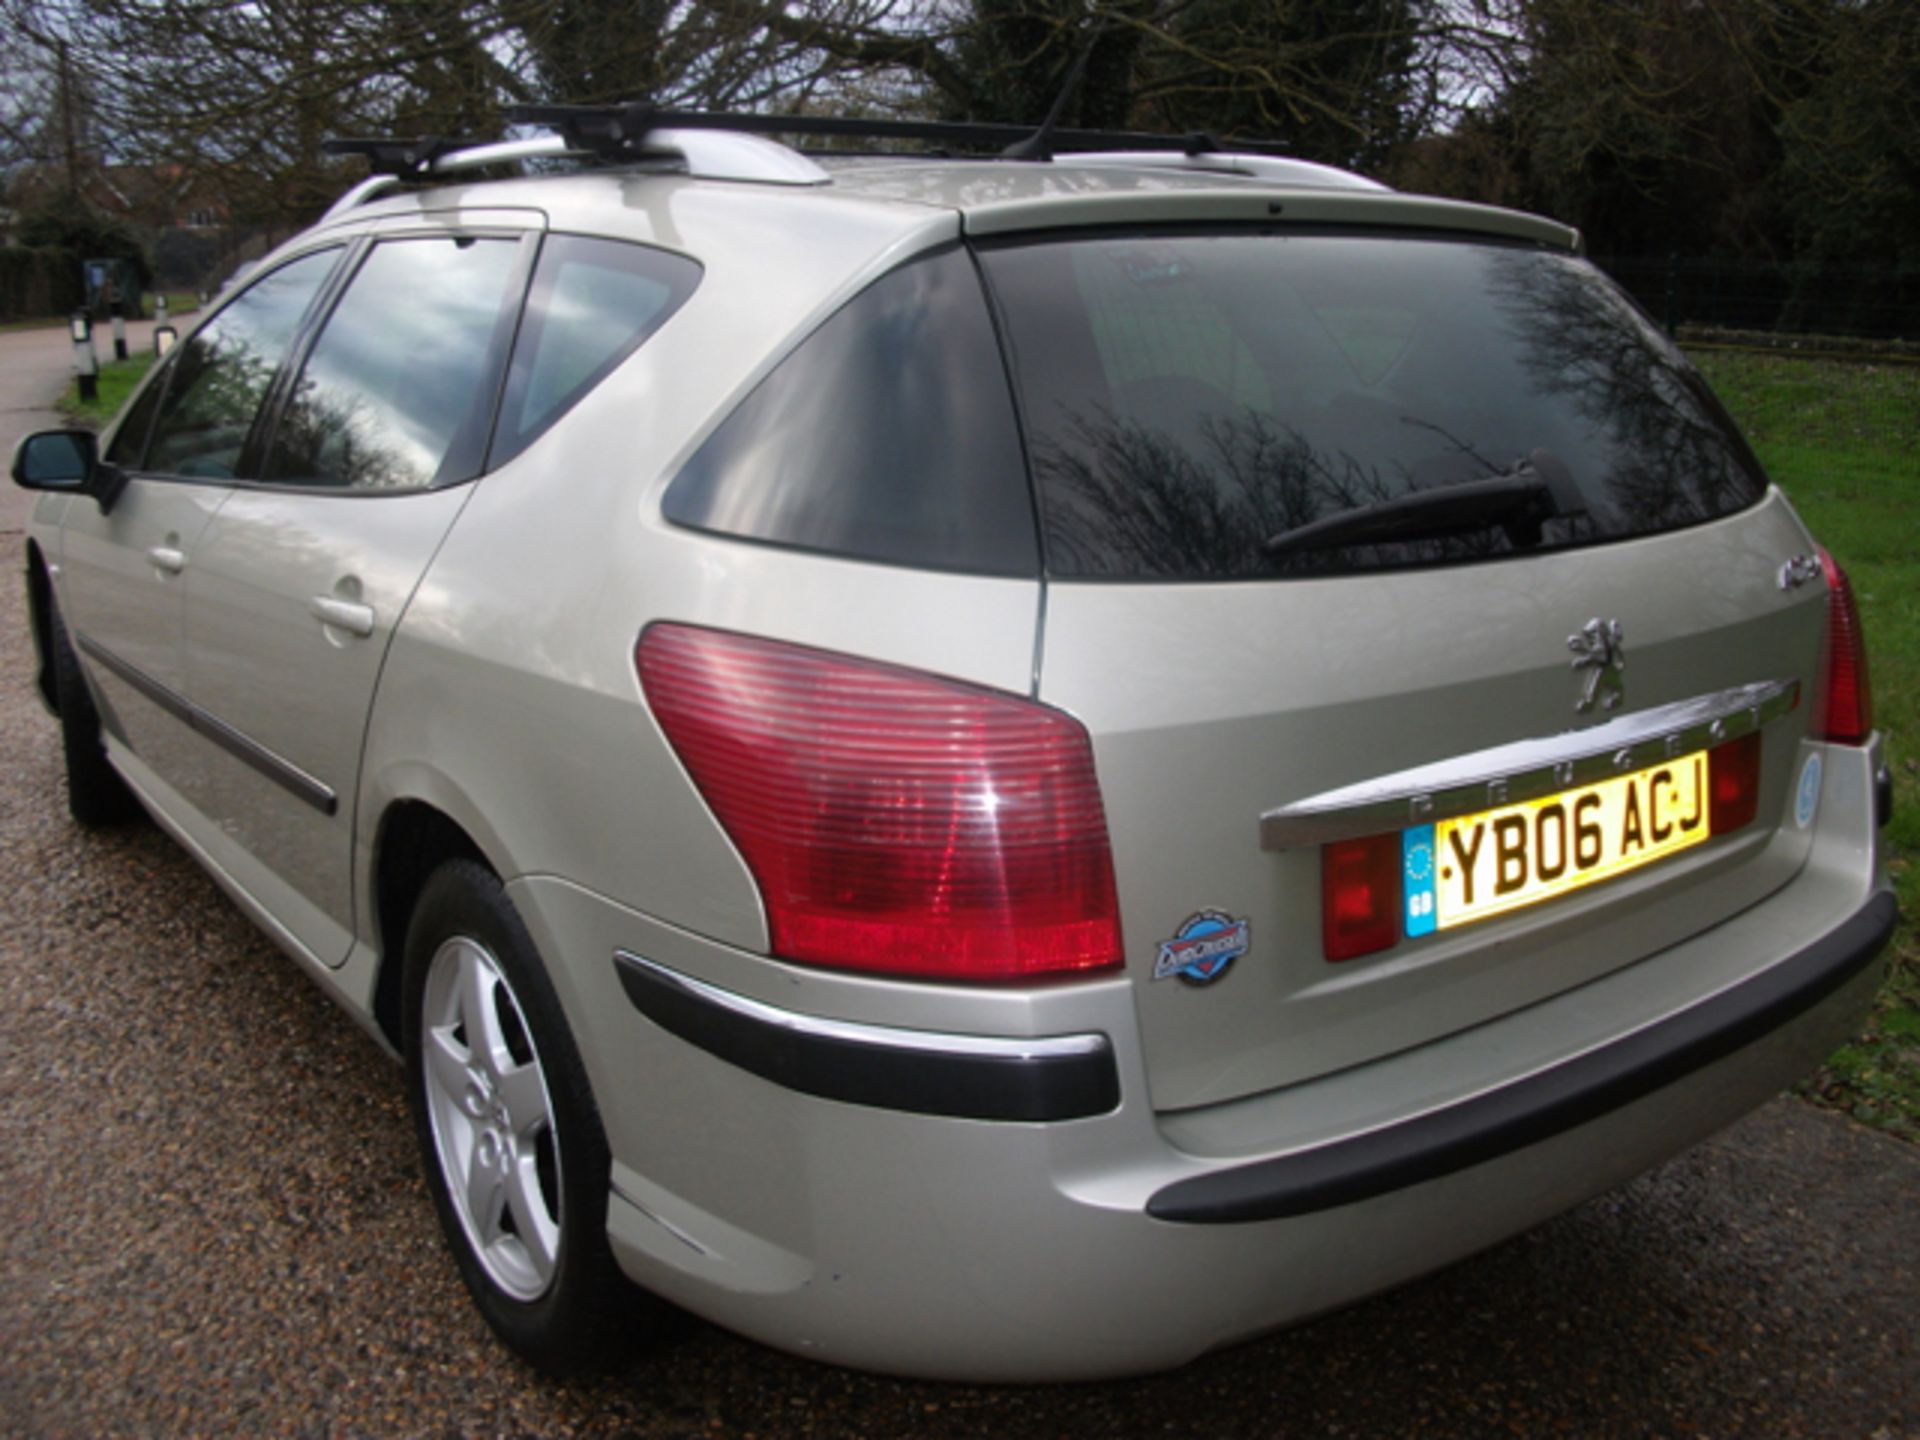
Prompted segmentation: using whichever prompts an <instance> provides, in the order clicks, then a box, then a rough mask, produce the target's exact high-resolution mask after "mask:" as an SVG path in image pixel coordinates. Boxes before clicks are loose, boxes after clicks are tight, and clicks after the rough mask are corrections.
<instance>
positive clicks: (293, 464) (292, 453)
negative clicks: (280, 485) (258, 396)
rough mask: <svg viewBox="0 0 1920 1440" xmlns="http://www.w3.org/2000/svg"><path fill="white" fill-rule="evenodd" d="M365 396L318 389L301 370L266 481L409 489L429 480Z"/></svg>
mask: <svg viewBox="0 0 1920 1440" xmlns="http://www.w3.org/2000/svg"><path fill="white" fill-rule="evenodd" d="M381 418H382V417H381V416H380V415H378V414H377V413H375V411H374V407H372V406H371V405H369V404H368V403H367V398H366V396H364V395H361V394H357V393H355V392H353V391H350V390H343V389H337V388H333V389H327V390H324V391H323V390H322V389H321V387H320V386H319V385H318V384H317V383H316V382H315V380H314V378H313V376H312V374H311V373H307V374H303V375H302V376H301V377H300V383H299V384H298V385H297V386H295V387H294V394H293V398H292V400H291V401H290V402H289V403H288V405H287V410H286V413H285V414H284V415H283V416H282V417H281V419H280V427H279V429H278V430H277V431H276V432H275V434H274V443H273V458H272V460H271V461H270V462H269V464H268V467H267V478H268V479H270V480H298V481H300V482H302V483H304V484H317V485H326V486H329V487H340V488H343V489H355V490H412V489H418V488H419V487H421V486H423V485H425V484H426V483H427V482H428V481H430V480H431V479H432V478H433V473H432V470H431V469H428V470H427V471H426V473H424V474H423V473H421V468H422V467H421V466H420V465H419V464H417V463H411V462H412V457H410V456H408V455H405V454H403V453H402V452H401V450H400V449H399V447H398V446H396V445H394V444H393V443H392V438H393V437H392V434H391V431H390V430H388V429H387V428H386V427H385V426H383V425H382V424H381Z"/></svg>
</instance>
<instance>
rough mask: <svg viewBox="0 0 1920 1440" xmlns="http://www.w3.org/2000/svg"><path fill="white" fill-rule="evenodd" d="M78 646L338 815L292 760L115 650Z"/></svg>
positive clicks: (325, 792) (300, 796) (335, 800)
mask: <svg viewBox="0 0 1920 1440" xmlns="http://www.w3.org/2000/svg"><path fill="white" fill-rule="evenodd" d="M73 638H74V643H75V644H76V645H78V646H79V647H80V649H81V650H83V651H85V652H86V654H87V655H88V656H90V657H91V658H93V659H94V660H97V661H99V662H100V664H101V665H103V666H104V667H105V668H107V669H108V670H111V671H112V672H113V673H114V674H115V675H117V676H119V677H120V678H121V679H122V680H124V681H126V682H127V684H129V685H131V686H132V687H133V688H134V689H136V690H138V691H139V692H140V693H141V694H142V695H144V696H146V697H147V699H149V700H151V701H153V703H154V704H156V705H158V706H159V707H160V708H161V709H162V710H165V711H166V712H167V713H168V714H169V715H172V716H173V717H174V718H175V719H176V720H179V721H180V722H182V723H183V724H184V725H186V727H187V728H188V729H189V730H193V731H195V732H196V733H198V734H201V735H204V736H206V738H207V739H209V740H211V741H212V742H213V743H214V744H216V745H218V746H219V747H220V748H221V749H222V750H225V751H226V752H227V753H228V754H229V755H232V756H233V757H234V758H235V759H237V760H239V761H241V762H242V763H243V764H245V765H247V766H249V767H251V768H252V769H254V770H256V771H258V772H259V773H260V774H262V775H264V776H266V777H267V779H269V780H271V781H272V782H273V783H274V784H276V785H278V786H279V787H280V788H281V789H283V790H285V791H286V792H287V793H288V794H290V795H292V796H293V797H294V798H295V799H296V800H300V801H303V802H304V803H306V804H308V805H311V806H312V807H313V808H314V809H316V810H318V811H319V812H320V813H321V814H322V815H333V814H336V813H337V812H338V811H339V809H340V798H339V797H338V796H337V795H335V794H334V792H333V791H332V790H331V789H329V788H328V787H327V786H326V785H324V784H322V783H321V782H320V781H318V780H316V779H314V778H313V776H311V775H309V774H308V773H307V772H306V771H304V770H302V769H301V768H300V767H299V766H298V765H295V764H294V763H293V762H292V761H291V760H287V759H284V758H282V757H281V756H280V755H277V754H276V753H274V752H273V751H272V750H269V749H268V748H267V747H266V746H264V745H262V744H261V743H260V742H259V741H257V740H254V739H252V738H250V737H249V736H247V735H243V734H242V733H241V732H240V731H238V730H236V729H234V728H233V726H231V725H229V724H227V722H226V721H224V720H222V719H221V718H220V717H219V716H217V715H212V714H209V713H208V712H207V711H205V710H202V709H201V708H200V707H199V706H198V705H195V704H194V703H193V702H192V701H191V700H189V699H187V697H186V696H184V695H181V694H178V693H176V692H175V691H173V690H172V689H170V688H168V687H167V686H165V685H162V684H161V683H160V682H159V681H158V680H156V679H154V678H153V677H152V676H151V675H149V674H147V673H146V672H145V671H144V670H141V669H139V668H137V667H136V666H133V665H129V664H128V663H127V662H126V661H125V660H122V659H121V658H120V657H119V656H118V655H115V654H114V653H113V652H112V651H111V650H108V649H106V648H105V647H104V646H102V645H100V644H98V643H96V642H95V641H93V640H92V639H90V638H88V637H87V636H85V635H81V634H77V633H76V634H75V635H74V637H73Z"/></svg>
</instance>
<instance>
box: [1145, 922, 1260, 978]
mask: <svg viewBox="0 0 1920 1440" xmlns="http://www.w3.org/2000/svg"><path fill="white" fill-rule="evenodd" d="M1252 943H1253V923H1252V922H1251V921H1249V920H1236V919H1234V918H1233V917H1232V916H1231V915H1229V914H1227V913H1226V912H1225V911H1223V910H1200V911H1197V912H1195V913H1194V914H1192V915H1189V916H1188V917H1187V918H1186V919H1185V920H1184V921H1183V922H1182V923H1181V926H1180V929H1179V930H1178V931H1177V932H1176V933H1175V935H1174V937H1173V938H1172V939H1171V940H1162V941H1161V942H1160V954H1159V956H1158V957H1157V958H1156V959H1155V960H1154V962H1153V978H1154V979H1156V980H1168V979H1174V980H1179V981H1181V982H1183V983H1185V984H1188V985H1210V984H1212V983H1213V982H1214V981H1215V980H1218V979H1219V978H1220V977H1221V976H1222V975H1224V974H1226V972H1227V967H1228V966H1229V965H1231V964H1233V962H1234V961H1236V960H1238V959H1239V958H1240V957H1241V956H1242V955H1244V954H1246V953H1247V949H1248V947H1249V946H1250V945H1252Z"/></svg>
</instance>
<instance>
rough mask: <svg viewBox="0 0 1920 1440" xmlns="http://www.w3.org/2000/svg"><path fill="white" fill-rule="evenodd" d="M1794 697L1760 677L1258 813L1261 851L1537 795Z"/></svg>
mask: <svg viewBox="0 0 1920 1440" xmlns="http://www.w3.org/2000/svg"><path fill="white" fill-rule="evenodd" d="M1799 703H1800V682H1799V681H1798V680H1765V681H1760V682H1758V683H1756V684H1752V685H1742V686H1739V687H1737V688H1735V689H1732V690H1720V691H1715V692H1714V693H1712V694H1710V695H1696V696H1695V697H1693V698H1692V699H1690V700H1676V701H1674V702H1673V703H1672V704H1670V705H1661V706H1658V707H1656V708H1654V709H1652V710H1641V711H1638V712H1636V713H1634V714H1632V715H1622V716H1620V717H1618V718H1617V719H1614V720H1609V721H1608V722H1607V723H1606V724H1604V725H1595V726H1593V727H1591V728H1589V729H1585V730H1569V731H1567V732H1566V733H1564V734H1561V735H1552V736H1546V737H1542V738H1540V739H1536V740H1516V741H1513V742H1511V743H1509V744H1506V745H1497V746H1494V747H1493V748H1491V749H1487V750H1476V751H1474V752H1473V753H1472V754H1470V755H1459V756H1455V757H1453V758H1451V759H1447V760H1441V761H1437V762H1435V763H1434V764H1431V765H1420V766H1416V767H1414V768H1412V769H1408V770H1400V771H1396V772H1394V773H1393V774H1391V775H1380V776H1376V777H1375V778H1373V779H1371V780H1362V781H1359V782H1357V783H1355V784H1352V785H1343V786H1341V787H1340V788H1339V789H1337V790H1326V791H1322V792H1321V793H1320V794H1318V795H1310V796H1308V797H1307V798H1306V799H1304V800H1296V801H1294V802H1293V803H1292V804H1291V805H1282V806H1280V807H1279V808H1277V809H1273V810H1268V811H1266V812H1265V813H1264V814H1262V815H1261V817H1260V848H1261V849H1263V850H1293V849H1298V848H1301V847H1303V846H1309V845H1324V844H1327V843H1328V842H1329V841H1333V840H1346V839H1352V838H1355V837H1357V836H1361V835H1377V834H1379V833H1381V832H1382V831H1386V830H1401V829H1405V828H1406V827H1407V826H1410V825H1425V824H1427V823H1429V822H1431V821H1434V820H1446V819H1450V818H1452V817H1453V816H1456V815H1471V814H1473V813H1474V812H1475V811H1478V810H1488V809H1492V808H1494V807H1496V806H1500V805H1512V804H1517V803H1518V802H1520V801H1522V800H1536V799H1539V798H1540V797H1541V796H1543V795H1551V794H1554V793H1555V792H1556V791H1560V790H1565V789H1568V788H1570V787H1572V786H1576V785H1587V784H1591V783H1592V782H1593V781H1596V780H1604V779H1606V778H1607V777H1608V776H1610V775H1620V774H1624V773H1626V772H1627V771H1630V770H1640V769H1644V768H1645V767H1647V766H1649V765H1657V764H1658V763H1659V762H1660V761H1662V760H1674V759H1678V758H1679V757H1680V756H1682V755H1691V754H1693V753H1694V752H1695V751H1697V750H1705V749H1708V748H1710V747H1712V746H1715V745H1718V744H1720V743H1722V742H1723V741H1727V740H1734V739H1738V738H1739V737H1740V736H1742V735H1746V734H1750V733H1752V732H1753V731H1755V730H1758V729H1760V728H1761V727H1762V726H1764V725H1766V724H1768V723H1769V722H1771V721H1773V720H1776V719H1778V718H1779V717H1780V716H1782V715H1785V714H1787V713H1788V712H1789V711H1791V710H1792V709H1793V708H1794V707H1795V706H1796V705H1798V704H1799Z"/></svg>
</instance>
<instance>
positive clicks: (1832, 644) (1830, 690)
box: [1815, 548, 1873, 745]
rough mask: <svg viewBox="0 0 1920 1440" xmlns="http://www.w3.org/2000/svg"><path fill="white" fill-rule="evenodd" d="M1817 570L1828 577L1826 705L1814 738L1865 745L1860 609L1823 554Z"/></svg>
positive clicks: (1866, 699)
mask: <svg viewBox="0 0 1920 1440" xmlns="http://www.w3.org/2000/svg"><path fill="white" fill-rule="evenodd" d="M1820 564H1821V566H1822V567H1823V568H1824V569H1825V570H1826V572H1827V648H1826V672H1827V673H1826V676H1825V680H1826V684H1825V687H1824V688H1825V690H1826V696H1827V700H1826V709H1825V710H1824V711H1823V712H1822V713H1821V715H1820V717H1819V721H1818V724H1817V726H1816V728H1815V734H1816V736H1817V738H1819V739H1822V740H1834V741H1837V742H1839V743H1840V744H1842V745H1864V744H1866V742H1867V739H1868V737H1869V736H1871V735H1872V734H1873V693H1872V690H1871V689H1870V687H1869V686H1868V684H1867V640H1866V634H1865V632H1864V631H1862V630H1861V628H1860V607H1859V606H1858V605H1857V604H1855V603H1854V599H1853V586H1852V585H1851V584H1849V583H1848V581H1847V572H1846V571H1844V570H1842V569H1841V568H1840V567H1839V566H1838V565H1837V564H1835V563H1834V559H1833V556H1831V555H1829V554H1828V553H1827V552H1826V550H1825V549H1824V548H1822V549H1821V551H1820Z"/></svg>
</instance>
